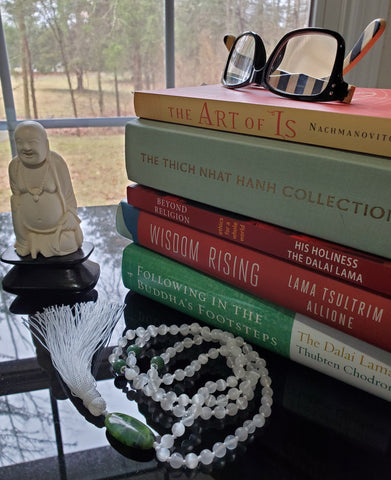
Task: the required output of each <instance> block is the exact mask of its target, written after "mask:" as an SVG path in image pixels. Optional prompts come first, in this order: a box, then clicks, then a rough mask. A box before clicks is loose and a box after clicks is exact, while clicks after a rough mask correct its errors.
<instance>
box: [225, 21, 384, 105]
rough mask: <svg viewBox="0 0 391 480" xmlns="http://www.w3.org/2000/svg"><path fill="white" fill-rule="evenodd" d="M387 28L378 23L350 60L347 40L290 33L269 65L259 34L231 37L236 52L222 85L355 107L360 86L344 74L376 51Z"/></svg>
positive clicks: (310, 31)
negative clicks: (346, 50) (348, 82)
mask: <svg viewBox="0 0 391 480" xmlns="http://www.w3.org/2000/svg"><path fill="white" fill-rule="evenodd" d="M385 27H386V22H385V20H383V19H376V20H373V21H372V22H371V23H370V24H369V25H368V26H367V27H366V29H365V30H364V31H363V33H362V34H361V36H360V38H359V39H358V41H357V42H356V44H355V45H354V47H353V48H352V50H351V51H350V52H349V53H348V55H347V56H346V57H345V58H344V55H345V41H344V39H343V37H342V36H341V35H340V34H339V33H338V32H334V31H332V30H327V29H323V28H312V27H310V28H302V29H298V30H293V31H292V32H290V33H288V34H286V35H285V36H284V37H282V39H281V40H280V41H279V43H278V44H277V46H276V47H275V49H274V50H273V52H272V54H271V55H270V57H269V59H268V60H267V61H266V50H265V46H264V43H263V41H262V39H261V37H260V36H259V35H257V34H256V33H254V32H245V33H242V34H241V35H239V36H238V37H237V38H235V37H233V36H232V35H226V36H225V37H224V43H225V45H226V47H227V49H228V50H230V53H229V55H228V59H227V63H226V66H225V69H224V73H223V76H222V80H221V81H222V84H223V85H224V86H225V87H228V88H240V87H244V86H246V85H250V84H256V85H260V86H262V87H264V88H266V89H268V90H270V91H271V92H273V93H275V94H277V95H282V96H284V97H289V98H291V99H295V100H302V101H310V102H320V101H332V100H339V101H341V102H345V103H350V101H351V99H352V97H353V93H354V89H355V87H354V86H352V85H349V84H347V83H346V82H345V81H344V79H343V75H344V74H345V73H347V72H348V71H349V70H351V69H352V68H353V67H354V66H355V65H356V64H357V63H358V62H359V61H360V60H361V58H362V57H363V56H364V55H365V54H366V53H367V52H368V51H369V50H370V49H371V48H372V47H373V45H374V44H375V43H376V41H377V40H378V39H379V38H380V36H381V35H382V33H383V31H384V29H385Z"/></svg>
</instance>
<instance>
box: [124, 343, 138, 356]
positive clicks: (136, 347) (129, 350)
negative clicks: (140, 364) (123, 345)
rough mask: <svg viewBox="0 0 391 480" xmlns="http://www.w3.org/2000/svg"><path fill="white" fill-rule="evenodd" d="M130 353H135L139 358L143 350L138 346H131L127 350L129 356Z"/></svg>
mask: <svg viewBox="0 0 391 480" xmlns="http://www.w3.org/2000/svg"><path fill="white" fill-rule="evenodd" d="M130 352H133V353H134V354H135V355H136V357H138V356H139V355H140V352H141V348H140V347H139V346H138V345H130V346H129V347H128V348H127V349H126V353H127V354H128V355H129V353H130Z"/></svg>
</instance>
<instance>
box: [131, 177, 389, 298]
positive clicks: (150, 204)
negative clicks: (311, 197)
mask: <svg viewBox="0 0 391 480" xmlns="http://www.w3.org/2000/svg"><path fill="white" fill-rule="evenodd" d="M127 200H128V203H129V204H131V205H133V206H134V207H136V208H139V209H140V210H145V211H147V212H149V213H153V214H155V215H157V216H160V217H162V218H168V219H170V220H172V221H174V222H177V223H180V224H183V225H187V226H189V227H192V228H195V229H197V230H201V231H203V232H206V233H210V234H211V235H214V236H216V237H221V238H225V239H226V240H230V241H232V242H234V243H238V244H239V245H243V246H246V247H250V248H255V249H256V250H259V251H261V252H264V253H267V254H270V255H274V256H276V257H279V258H281V259H283V260H287V261H289V262H292V263H296V264H298V265H301V266H303V267H306V268H309V269H311V270H314V271H316V272H318V273H323V274H325V275H329V276H331V277H334V278H337V279H340V280H345V281H347V282H349V283H352V284H353V285H357V286H359V287H363V288H366V289H369V290H374V291H376V292H379V293H382V294H384V295H388V296H391V262H390V261H389V260H386V259H384V258H382V257H379V256H374V255H369V254H365V253H363V252H360V251H358V250H353V249H350V248H344V247H342V245H337V244H333V243H331V242H326V241H322V240H321V239H319V238H315V237H311V236H309V235H304V234H301V233H300V232H295V231H292V230H288V229H286V228H282V227H278V226H276V225H271V224H268V223H264V222H261V221H256V220H252V219H250V218H248V217H244V216H240V215H233V214H232V213H231V212H229V211H226V210H220V209H213V208H211V207H209V206H208V205H204V204H202V203H196V202H191V201H190V200H187V199H186V198H183V197H178V196H175V195H169V194H167V193H165V192H162V191H159V190H156V189H152V188H148V187H144V186H143V185H137V184H134V185H129V186H128V187H127ZM123 213H124V214H126V209H125V210H124V212H123Z"/></svg>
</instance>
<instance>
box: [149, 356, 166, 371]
mask: <svg viewBox="0 0 391 480" xmlns="http://www.w3.org/2000/svg"><path fill="white" fill-rule="evenodd" d="M152 366H154V367H155V368H157V370H158V372H161V371H162V369H163V367H164V360H163V359H162V357H159V356H156V357H152V358H151V367H152Z"/></svg>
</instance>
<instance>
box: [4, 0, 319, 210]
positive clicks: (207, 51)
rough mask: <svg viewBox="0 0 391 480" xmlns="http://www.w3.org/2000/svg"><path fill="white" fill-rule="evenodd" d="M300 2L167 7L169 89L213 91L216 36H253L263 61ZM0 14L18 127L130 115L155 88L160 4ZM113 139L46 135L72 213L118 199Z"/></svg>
mask: <svg viewBox="0 0 391 480" xmlns="http://www.w3.org/2000/svg"><path fill="white" fill-rule="evenodd" d="M310 3H311V2H310V0H234V1H229V2H227V1H226V0H197V1H185V0H176V1H175V3H174V5H175V84H176V86H190V85H201V84H203V83H204V84H205V83H206V84H208V83H209V84H215V83H219V82H220V77H221V73H222V70H223V68H224V64H225V61H226V57H227V51H226V49H225V47H224V44H223V37H224V35H225V34H226V33H231V34H234V35H238V34H239V33H241V32H243V31H246V30H252V31H255V32H257V33H259V34H260V35H261V36H262V39H263V40H264V43H265V47H266V50H267V52H268V53H270V51H271V50H272V49H273V47H274V46H275V45H276V43H277V42H278V40H279V39H280V38H281V37H282V36H283V35H284V34H285V33H286V32H288V31H290V30H293V29H295V28H300V27H303V26H306V25H307V24H308V17H309V9H310ZM0 8H1V18H2V21H3V28H4V32H5V37H6V43H7V51H8V61H9V65H10V70H11V74H12V88H13V94H14V102H15V109H16V114H17V118H18V120H22V119H28V118H34V119H45V118H70V117H74V118H82V117H109V116H132V115H134V109H133V92H134V91H135V90H143V89H153V88H164V87H165V63H164V62H165V44H164V42H165V31H164V1H163V0H159V1H153V0H0ZM1 100H2V99H1ZM0 119H2V120H4V119H5V111H4V106H3V102H2V101H1V102H0ZM123 132H124V130H123V129H122V128H116V129H115V128H102V127H100V128H94V129H92V128H88V129H61V130H58V129H56V130H54V129H53V130H52V129H51V130H48V135H49V141H50V145H51V148H52V150H55V151H57V152H58V153H60V154H61V155H62V156H63V157H64V158H65V160H66V162H67V163H68V166H69V169H70V172H71V176H72V180H73V184H74V189H75V193H76V197H77V200H78V204H79V205H81V206H88V205H103V204H113V203H118V202H119V201H120V200H121V199H122V198H123V197H124V196H125V189H126V185H127V184H128V183H129V182H128V180H127V178H126V173H125V162H124V153H123V152H124V134H123ZM3 133H4V132H3ZM1 140H2V141H0V211H9V210H10V207H9V196H10V191H9V186H8V173H7V168H8V163H9V161H10V159H11V150H10V145H9V142H8V141H7V136H6V135H3V137H2V139H1Z"/></svg>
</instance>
